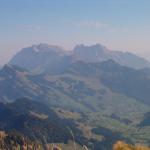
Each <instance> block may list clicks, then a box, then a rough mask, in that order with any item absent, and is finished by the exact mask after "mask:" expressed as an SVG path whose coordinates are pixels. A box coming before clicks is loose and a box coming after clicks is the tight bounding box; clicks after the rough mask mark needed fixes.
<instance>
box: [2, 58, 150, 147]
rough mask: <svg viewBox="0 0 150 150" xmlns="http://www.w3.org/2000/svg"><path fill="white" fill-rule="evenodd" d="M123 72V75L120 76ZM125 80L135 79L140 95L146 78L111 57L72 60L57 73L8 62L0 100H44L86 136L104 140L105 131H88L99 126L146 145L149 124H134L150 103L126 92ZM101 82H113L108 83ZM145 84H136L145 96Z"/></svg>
mask: <svg viewBox="0 0 150 150" xmlns="http://www.w3.org/2000/svg"><path fill="white" fill-rule="evenodd" d="M109 75H110V77H109ZM124 75H126V76H127V77H128V78H124ZM122 78H123V79H122ZM130 78H131V79H132V83H134V84H133V87H134V91H137V92H139V94H142V92H141V89H140V88H139V85H140V84H138V83H141V82H147V83H149V80H150V79H149V78H148V76H147V74H145V73H144V72H143V71H141V70H139V71H138V70H134V69H131V68H128V67H123V66H120V65H118V64H116V63H115V62H113V61H106V62H102V63H94V64H93V63H83V62H78V63H72V64H71V66H70V67H69V68H68V69H67V70H65V71H64V72H63V73H61V74H59V75H58V74H56V75H51V74H49V73H45V74H38V75H37V74H33V73H31V72H28V71H26V70H24V69H21V68H19V67H17V66H9V65H7V66H5V67H4V68H3V69H2V70H1V71H0V79H1V80H0V87H1V89H2V91H1V97H0V99H1V102H3V103H6V102H10V101H14V100H15V99H16V98H21V97H30V98H32V99H33V100H34V101H39V102H40V103H44V104H46V105H47V106H50V107H51V108H54V109H55V112H56V113H58V114H59V115H60V116H61V117H63V118H68V117H69V118H71V119H73V120H74V121H75V122H76V123H77V124H78V128H79V129H80V130H82V131H83V134H84V135H85V137H86V138H87V137H88V138H94V139H103V136H104V137H105V136H106V135H105V134H103V133H104V132H102V133H100V134H98V135H95V132H93V130H92V129H93V128H97V127H99V128H105V129H106V130H108V132H110V134H112V136H113V133H119V134H117V135H119V137H122V138H123V139H130V140H131V141H132V142H134V143H145V144H147V143H148V142H149V140H150V138H149V137H150V133H149V132H148V130H149V126H148V127H147V126H146V127H145V126H143V127H142V128H140V129H138V127H139V124H140V123H141V121H142V120H143V117H144V115H145V114H146V113H147V112H149V111H150V106H149V105H146V104H149V103H148V97H144V96H143V97H144V98H145V99H142V98H141V97H135V96H134V91H133V93H132V90H131V89H130V91H129V93H130V94H128V93H126V92H125V91H124V88H126V87H125V85H126V84H124V82H125V81H126V82H127V83H129V82H131V81H130V80H129V79H130ZM106 79H107V80H106ZM110 79H111V80H113V81H111V80H110ZM137 79H139V80H140V82H137ZM105 80H106V81H108V82H113V83H112V84H111V85H112V87H111V86H110V85H109V84H106V81H105ZM124 80H125V81H124ZM122 81H124V82H122ZM116 84H117V85H119V86H120V88H119V90H120V91H119V90H118V89H115V88H114V85H116ZM119 86H117V87H119ZM148 87H149V86H147V87H145V86H143V87H141V88H143V89H144V88H146V89H145V91H147V95H148V94H149V92H148V90H147V88H148ZM11 93H12V94H11ZM137 96H138V95H137ZM73 112H76V113H77V114H76V113H73ZM78 113H79V116H80V117H78ZM82 116H83V117H82ZM23 117H24V116H23ZM29 118H30V117H29ZM21 119H22V118H21ZM30 119H31V120H32V118H30ZM10 124H11V123H10ZM39 124H40V123H39ZM137 129H138V130H137ZM120 135H121V136H120ZM141 135H142V136H141ZM116 140H119V139H118V138H117V139H116ZM94 143H95V144H96V143H97V141H95V142H94ZM101 144H106V143H101ZM109 146H111V145H109Z"/></svg>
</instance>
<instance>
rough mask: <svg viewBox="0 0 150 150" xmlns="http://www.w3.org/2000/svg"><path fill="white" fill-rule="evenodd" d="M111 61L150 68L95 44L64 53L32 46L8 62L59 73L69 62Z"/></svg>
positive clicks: (135, 58) (129, 55) (144, 62)
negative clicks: (48, 69)
mask: <svg viewBox="0 0 150 150" xmlns="http://www.w3.org/2000/svg"><path fill="white" fill-rule="evenodd" d="M109 59H111V60H113V61H115V62H117V63H119V64H121V65H123V66H128V67H133V68H136V69H141V68H147V67H150V62H148V61H147V60H145V59H144V58H141V57H139V56H136V55H134V54H132V53H129V52H121V51H113V50H109V49H108V48H106V47H104V46H102V45H101V44H96V45H92V46H85V45H77V46H76V47H75V48H74V49H73V50H70V51H66V50H64V49H63V48H61V47H59V46H49V45H47V44H39V45H33V46H31V47H27V48H23V49H22V50H21V51H20V52H19V53H17V54H16V55H15V56H14V57H13V58H12V59H11V60H10V62H9V64H12V65H18V66H20V67H23V68H25V69H29V70H32V71H33V70H35V71H36V72H37V71H38V72H43V71H45V70H47V67H48V68H50V69H51V72H54V71H55V72H61V70H63V69H64V68H66V67H68V65H69V63H70V62H76V61H83V62H87V63H97V62H102V61H107V60H109Z"/></svg>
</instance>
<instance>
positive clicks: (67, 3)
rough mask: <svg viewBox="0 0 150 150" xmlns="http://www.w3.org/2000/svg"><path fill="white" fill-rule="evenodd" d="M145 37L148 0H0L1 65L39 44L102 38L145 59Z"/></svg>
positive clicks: (149, 30) (149, 23)
mask: <svg viewBox="0 0 150 150" xmlns="http://www.w3.org/2000/svg"><path fill="white" fill-rule="evenodd" d="M149 41H150V1H149V0H0V64H3V63H6V62H7V60H8V59H9V58H10V57H11V56H12V55H13V54H15V53H16V52H17V51H18V50H20V49H21V48H22V47H26V46H30V45H32V44H38V43H48V44H54V45H56V44H57V45H61V46H63V47H65V48H66V49H71V48H73V47H74V45H76V44H80V43H84V44H88V45H90V44H95V43H101V44H103V45H106V46H107V47H108V48H110V49H114V50H123V51H130V52H133V53H135V54H138V55H140V56H143V57H146V58H148V59H149V60H150V44H149V43H150V42H149Z"/></svg>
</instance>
